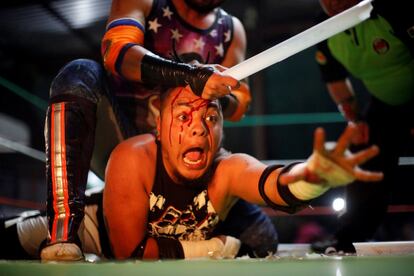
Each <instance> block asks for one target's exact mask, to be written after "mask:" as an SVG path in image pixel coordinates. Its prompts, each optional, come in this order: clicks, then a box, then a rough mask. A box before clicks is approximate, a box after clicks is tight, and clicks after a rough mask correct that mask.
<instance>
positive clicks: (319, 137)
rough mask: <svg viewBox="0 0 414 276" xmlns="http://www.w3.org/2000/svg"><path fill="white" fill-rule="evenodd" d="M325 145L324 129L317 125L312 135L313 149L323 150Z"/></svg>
mask: <svg viewBox="0 0 414 276" xmlns="http://www.w3.org/2000/svg"><path fill="white" fill-rule="evenodd" d="M324 147H325V131H324V130H323V128H321V127H318V128H317V129H316V130H315V132H314V135H313V150H314V151H319V152H323V151H324V149H325V148H324Z"/></svg>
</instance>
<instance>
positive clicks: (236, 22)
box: [232, 16, 246, 45]
mask: <svg viewBox="0 0 414 276" xmlns="http://www.w3.org/2000/svg"><path fill="white" fill-rule="evenodd" d="M232 20H233V27H234V39H235V40H236V41H237V42H238V43H240V44H243V45H245V44H246V31H245V29H244V26H243V24H242V23H241V21H240V19H238V18H237V17H235V16H232Z"/></svg>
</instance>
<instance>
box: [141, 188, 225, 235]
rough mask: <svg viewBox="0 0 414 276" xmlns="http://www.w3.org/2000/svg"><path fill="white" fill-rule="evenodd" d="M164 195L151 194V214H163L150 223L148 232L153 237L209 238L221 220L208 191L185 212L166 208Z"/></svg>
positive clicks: (187, 207) (189, 205)
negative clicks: (208, 195) (209, 198)
mask: <svg viewBox="0 0 414 276" xmlns="http://www.w3.org/2000/svg"><path fill="white" fill-rule="evenodd" d="M166 205H167V204H166V199H165V198H164V197H163V196H162V195H155V194H154V193H152V192H151V194H150V206H149V207H150V213H156V212H161V215H160V216H159V218H158V219H157V220H154V221H150V222H149V223H148V232H149V234H150V235H151V236H153V237H174V238H178V239H179V240H187V241H199V240H204V239H207V238H209V234H210V233H211V231H212V229H214V228H215V226H216V225H217V223H218V221H219V218H218V215H217V214H216V212H215V210H214V208H213V206H212V204H211V202H210V201H209V200H208V197H207V191H206V190H203V191H202V192H200V193H199V194H198V195H196V196H195V197H194V198H193V200H192V202H191V203H189V204H188V205H187V206H186V207H185V208H184V209H183V210H179V209H177V208H175V207H174V206H172V205H168V206H166Z"/></svg>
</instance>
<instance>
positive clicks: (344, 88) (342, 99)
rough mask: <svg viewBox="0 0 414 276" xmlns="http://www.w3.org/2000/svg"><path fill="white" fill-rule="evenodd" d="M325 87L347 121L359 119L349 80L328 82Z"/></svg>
mask: <svg viewBox="0 0 414 276" xmlns="http://www.w3.org/2000/svg"><path fill="white" fill-rule="evenodd" d="M327 87H328V91H329V94H330V95H331V98H332V99H333V101H334V102H335V103H336V105H337V106H338V110H339V111H340V112H341V114H342V115H343V116H344V118H345V119H346V120H347V121H349V122H357V121H359V119H360V118H359V117H360V116H359V109H358V103H357V100H356V98H355V93H354V91H353V89H352V85H351V83H350V82H349V80H348V79H346V80H341V81H336V82H330V83H328V84H327Z"/></svg>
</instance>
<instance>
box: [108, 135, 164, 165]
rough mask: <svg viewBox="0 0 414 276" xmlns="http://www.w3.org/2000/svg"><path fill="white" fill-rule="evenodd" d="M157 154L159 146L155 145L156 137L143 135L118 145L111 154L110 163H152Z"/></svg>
mask: <svg viewBox="0 0 414 276" xmlns="http://www.w3.org/2000/svg"><path fill="white" fill-rule="evenodd" d="M156 154H157V145H156V143H155V137H154V136H153V135H151V134H142V135H138V136H134V137H132V138H129V139H127V140H125V141H123V142H121V143H120V144H118V145H117V146H116V147H115V149H114V150H113V151H112V153H111V156H110V161H111V160H117V161H118V160H124V161H128V162H143V160H147V161H152V160H155V158H156Z"/></svg>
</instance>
